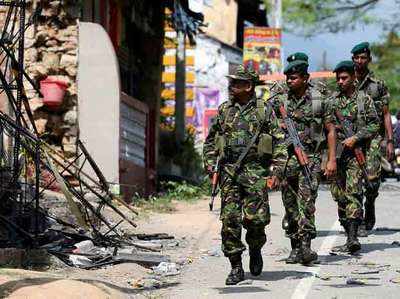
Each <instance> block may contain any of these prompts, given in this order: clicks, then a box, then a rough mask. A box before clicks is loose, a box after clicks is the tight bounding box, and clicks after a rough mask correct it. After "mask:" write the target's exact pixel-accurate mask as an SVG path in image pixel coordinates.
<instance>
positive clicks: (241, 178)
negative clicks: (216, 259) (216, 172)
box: [220, 165, 271, 257]
mask: <svg viewBox="0 0 400 299" xmlns="http://www.w3.org/2000/svg"><path fill="white" fill-rule="evenodd" d="M222 179H223V181H224V184H223V186H222V188H221V196H222V204H221V216H220V219H221V221H222V230H221V237H222V251H223V253H224V255H225V256H227V257H230V256H232V255H236V254H240V253H242V252H243V251H244V250H246V246H245V245H244V244H243V242H242V241H241V235H242V227H244V228H245V229H246V230H247V232H246V242H247V244H248V245H249V247H250V248H261V247H262V246H263V245H264V244H265V242H266V240H267V237H266V235H265V226H266V225H267V224H269V222H270V218H271V215H270V207H269V200H268V193H267V191H266V189H265V180H266V176H265V169H264V168H262V167H258V166H257V165H251V166H250V165H247V166H246V165H245V166H244V167H243V168H242V171H240V173H239V174H237V175H236V176H235V177H234V178H233V177H232V176H230V175H228V174H226V173H225V175H224V177H222Z"/></svg>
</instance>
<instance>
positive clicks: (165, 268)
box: [152, 262, 180, 276]
mask: <svg viewBox="0 0 400 299" xmlns="http://www.w3.org/2000/svg"><path fill="white" fill-rule="evenodd" d="M152 269H153V272H154V274H156V275H160V276H174V275H178V274H180V271H179V267H178V265H177V264H176V263H168V262H161V263H160V264H159V265H158V266H156V267H153V268H152Z"/></svg>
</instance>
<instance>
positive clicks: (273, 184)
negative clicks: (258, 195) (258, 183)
mask: <svg viewBox="0 0 400 299" xmlns="http://www.w3.org/2000/svg"><path fill="white" fill-rule="evenodd" d="M279 185H280V182H279V179H278V177H277V176H275V175H274V176H271V177H268V178H267V188H268V189H271V190H274V189H276V188H278V187H279Z"/></svg>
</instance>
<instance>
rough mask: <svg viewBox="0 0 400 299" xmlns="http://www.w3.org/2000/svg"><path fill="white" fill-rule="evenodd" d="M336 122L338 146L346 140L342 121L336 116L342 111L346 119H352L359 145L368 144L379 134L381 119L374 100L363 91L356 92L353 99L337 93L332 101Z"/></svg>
mask: <svg viewBox="0 0 400 299" xmlns="http://www.w3.org/2000/svg"><path fill="white" fill-rule="evenodd" d="M331 101H332V107H333V110H334V115H335V121H336V133H337V140H338V144H340V142H341V141H343V140H344V139H346V137H345V134H344V131H343V127H342V124H341V121H340V120H339V119H338V118H337V116H336V111H340V113H341V114H342V115H343V117H344V118H346V119H350V120H351V123H352V125H353V132H354V136H355V137H356V139H357V143H358V144H366V143H367V142H368V141H369V140H371V139H372V138H373V137H374V136H375V135H376V134H377V132H378V129H379V118H378V115H377V113H376V110H375V106H374V103H373V100H372V98H371V97H370V96H369V95H367V94H366V93H364V92H363V91H359V92H355V93H354V94H353V96H352V97H351V98H347V97H346V96H345V95H343V94H341V93H339V92H337V93H336V94H335V95H334V96H333V97H332V99H331Z"/></svg>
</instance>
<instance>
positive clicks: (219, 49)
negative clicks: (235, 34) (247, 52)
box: [195, 35, 242, 101]
mask: <svg viewBox="0 0 400 299" xmlns="http://www.w3.org/2000/svg"><path fill="white" fill-rule="evenodd" d="M196 42H197V45H196V54H195V72H196V87H208V88H215V89H218V90H219V91H220V94H221V100H222V101H226V100H227V99H228V79H227V78H226V75H228V74H229V62H233V63H236V64H239V63H242V53H241V51H240V50H239V49H235V48H232V47H229V46H226V45H224V44H222V43H221V42H219V41H218V40H216V39H213V38H211V37H208V36H206V35H199V36H198V37H197V38H196Z"/></svg>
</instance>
